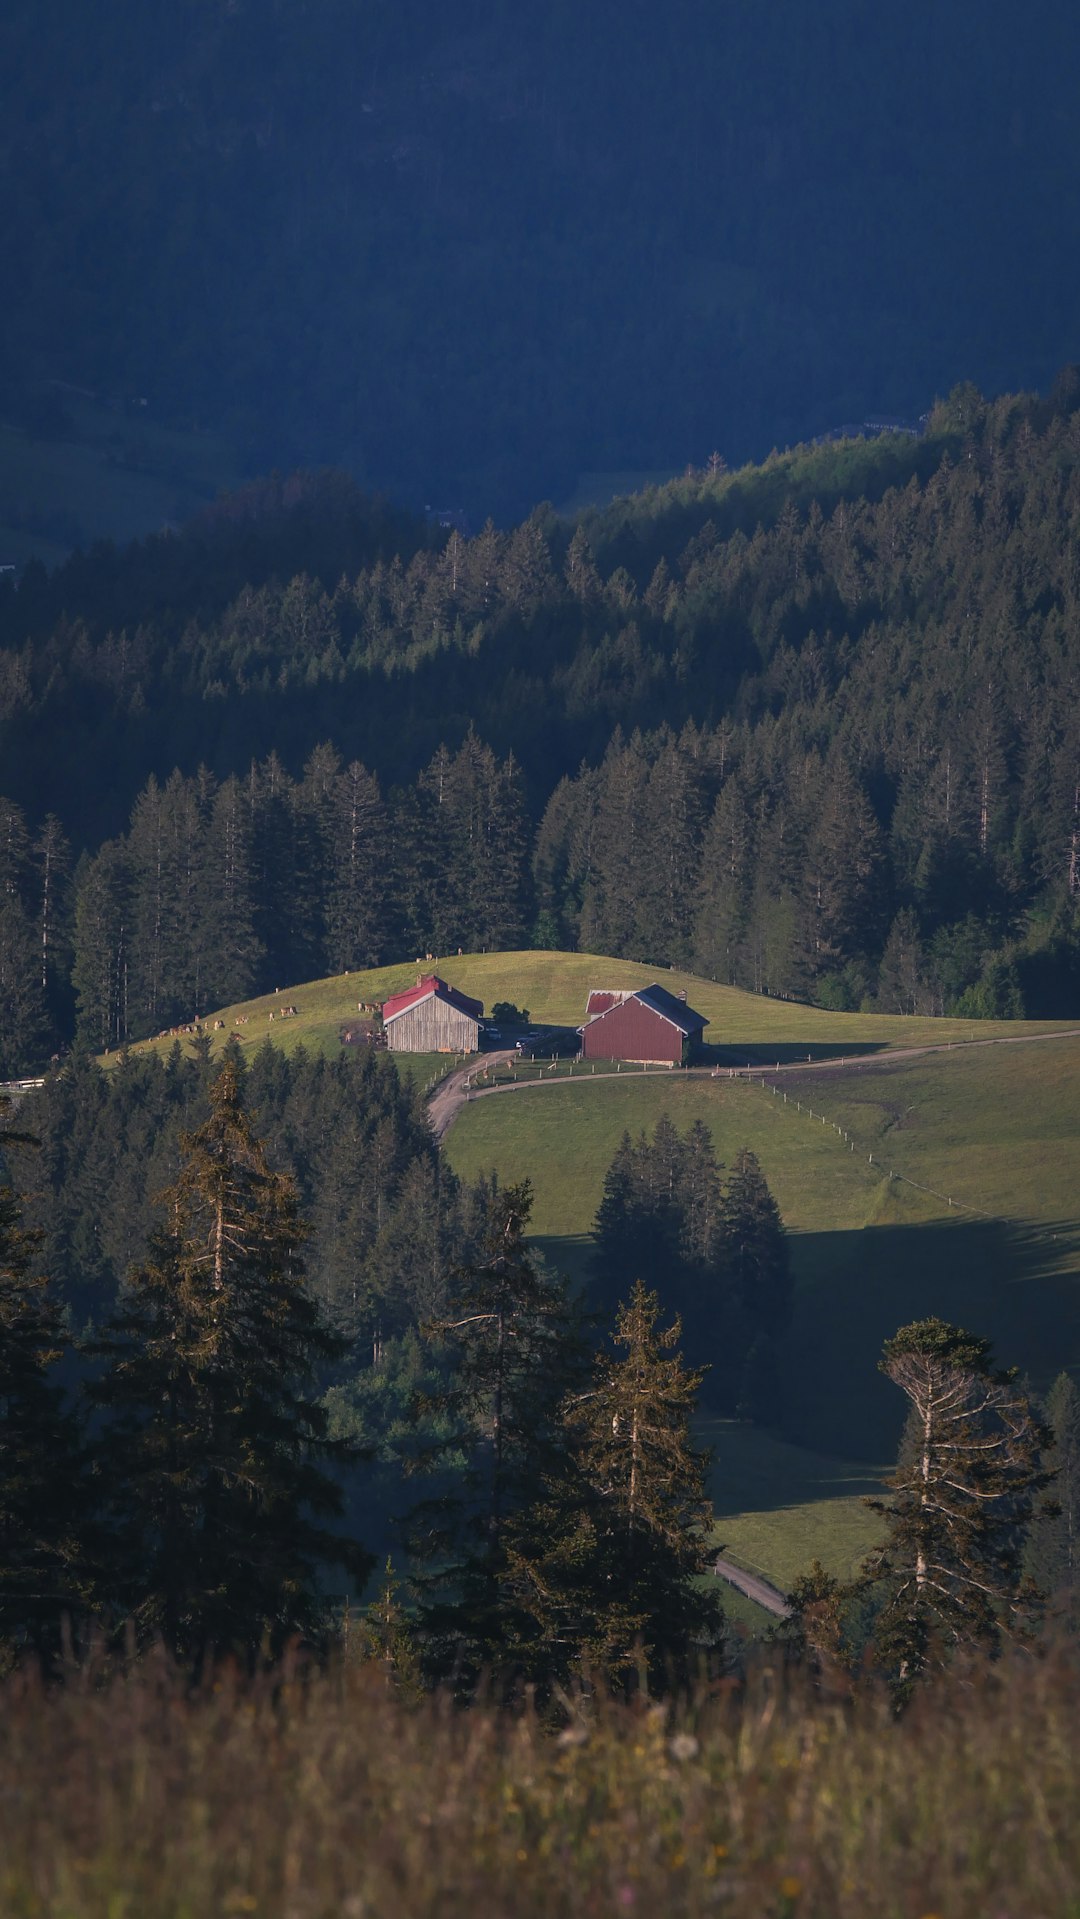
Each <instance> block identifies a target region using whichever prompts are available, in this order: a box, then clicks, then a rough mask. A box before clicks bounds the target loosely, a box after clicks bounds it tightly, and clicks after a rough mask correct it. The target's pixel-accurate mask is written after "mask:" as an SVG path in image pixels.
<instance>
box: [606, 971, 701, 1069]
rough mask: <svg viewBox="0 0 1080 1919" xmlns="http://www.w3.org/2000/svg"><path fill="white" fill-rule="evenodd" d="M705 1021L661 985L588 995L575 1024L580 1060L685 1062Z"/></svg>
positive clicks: (680, 1064)
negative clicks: (582, 1020) (580, 1023)
mask: <svg viewBox="0 0 1080 1919" xmlns="http://www.w3.org/2000/svg"><path fill="white" fill-rule="evenodd" d="M708 1023H709V1022H708V1020H707V1019H705V1018H703V1016H702V1015H701V1014H700V1013H695V1011H694V1009H693V1007H692V1006H688V1005H687V1004H686V1000H685V999H683V998H677V997H676V995H675V994H674V993H669V992H668V991H667V988H666V987H663V986H642V987H640V988H639V989H638V991H637V992H636V993H618V992H612V993H607V992H595V993H590V994H589V1003H588V1007H587V1009H586V1014H585V1024H584V1026H581V1027H579V1028H578V1031H579V1032H580V1034H581V1054H582V1058H583V1059H625V1060H632V1061H634V1062H635V1063H637V1062H639V1061H641V1062H643V1061H648V1062H649V1063H650V1064H651V1063H652V1062H653V1061H656V1063H657V1064H658V1065H659V1064H666V1065H669V1066H685V1065H686V1062H687V1060H688V1059H690V1057H691V1056H692V1054H693V1052H694V1050H695V1048H696V1047H697V1046H698V1045H699V1043H700V1040H701V1035H702V1033H703V1031H704V1029H705V1027H706V1026H707V1025H708Z"/></svg>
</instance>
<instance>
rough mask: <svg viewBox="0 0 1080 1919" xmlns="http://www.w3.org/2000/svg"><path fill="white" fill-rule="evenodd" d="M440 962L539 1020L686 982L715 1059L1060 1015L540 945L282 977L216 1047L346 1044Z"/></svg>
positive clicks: (899, 1040)
mask: <svg viewBox="0 0 1080 1919" xmlns="http://www.w3.org/2000/svg"><path fill="white" fill-rule="evenodd" d="M433 970H437V971H438V973H439V975H440V976H441V978H443V979H445V980H448V981H449V983H450V984H451V985H452V986H457V987H459V988H460V989H461V991H462V992H465V993H468V994H470V995H471V996H472V997H473V998H474V999H479V1000H481V1001H482V1002H483V1004H484V1005H485V1007H487V1008H488V1009H490V1008H491V1007H492V1006H494V1005H496V1004H497V1003H498V1002H499V1001H500V1000H510V1001H512V1002H513V1003H514V1005H516V1006H523V1007H527V1008H528V1010H529V1013H530V1015H531V1017H532V1019H533V1021H535V1022H538V1023H540V1024H549V1025H555V1026H577V1025H580V1023H581V1022H582V1020H583V1019H584V1017H585V1005H586V1001H587V999H588V995H589V991H590V988H592V987H605V986H611V987H620V988H633V987H636V986H647V985H648V984H649V983H650V982H651V981H652V980H655V979H659V980H660V981H661V982H662V984H663V985H664V986H666V987H667V988H668V990H669V991H670V992H673V993H678V992H685V993H686V996H687V999H688V1000H689V1002H690V1004H691V1005H692V1006H695V1007H696V1008H697V1009H698V1011H699V1012H701V1013H704V1014H705V1015H706V1017H707V1018H708V1020H709V1022H710V1024H709V1029H708V1032H707V1034H706V1038H707V1039H708V1041H709V1042H710V1056H711V1057H712V1058H714V1059H715V1061H716V1063H718V1064H720V1065H737V1066H740V1067H745V1066H746V1065H747V1064H752V1065H755V1066H758V1067H761V1068H763V1067H766V1066H772V1065H775V1064H776V1062H777V1061H778V1060H779V1061H781V1062H791V1061H794V1060H802V1061H803V1062H805V1061H806V1059H807V1056H808V1055H809V1056H810V1058H811V1059H817V1058H830V1059H834V1058H837V1057H838V1056H842V1055H845V1054H848V1055H857V1054H860V1053H866V1054H871V1053H874V1052H877V1051H882V1050H889V1049H894V1048H902V1047H908V1046H925V1045H940V1044H947V1043H950V1042H951V1043H952V1044H954V1045H957V1046H959V1045H963V1044H966V1043H969V1042H970V1041H972V1040H984V1039H987V1038H989V1037H991V1036H994V1035H1004V1034H1010V1033H1011V1034H1023V1033H1032V1032H1042V1031H1047V1032H1052V1031H1055V1030H1058V1029H1059V1028H1060V1027H1061V1025H1062V1023H1061V1022H1058V1023H1057V1025H1056V1026H1055V1023H1054V1022H1045V1023H1044V1024H1042V1025H1035V1024H1031V1023H1025V1022H1024V1021H1022V1020H1012V1021H1008V1020H1001V1021H988V1020H981V1021H976V1020H935V1019H904V1018H900V1017H890V1016H888V1015H885V1014H876V1013H875V1014H871V1013H827V1012H824V1011H822V1009H821V1008H820V1007H815V1006H801V1005H797V1004H795V1003H794V1002H792V1001H788V1000H775V999H765V998H762V997H761V996H759V995H757V994H754V993H744V992H742V991H741V990H740V989H739V988H738V987H734V986H721V985H719V984H718V983H717V982H716V981H715V980H706V979H701V978H700V977H698V976H697V975H696V974H693V973H680V972H664V971H662V970H660V971H658V969H657V968H655V967H650V966H640V965H638V964H637V962H636V961H634V960H612V959H604V958H603V957H602V956H598V955H596V954H593V953H558V952H534V951H532V950H531V949H530V950H526V951H524V952H519V953H466V954H457V955H455V956H454V957H452V958H451V957H444V956H440V957H438V958H436V959H434V960H428V959H424V958H421V959H410V960H402V961H399V962H398V963H397V964H396V965H393V966H382V967H377V968H374V969H372V970H369V971H366V972H358V973H341V974H338V975H337V976H336V977H333V978H330V979H321V980H311V981H309V982H308V984H307V985H302V986H283V987H282V988H281V989H280V991H279V992H277V993H266V994H263V995H262V996H261V997H260V998H258V999H252V1000H244V1001H241V1002H240V1003H239V1004H237V1005H233V1006H226V1007H221V1008H217V1009H215V1010H214V1011H213V1012H210V1013H208V1014H207V1015H206V1016H205V1019H204V1022H203V1023H204V1025H205V1026H207V1028H208V1029H209V1030H210V1034H211V1040H212V1042H213V1045H214V1047H215V1050H216V1049H217V1048H218V1047H219V1046H220V1045H221V1044H222V1043H223V1042H224V1040H225V1039H226V1038H228V1037H229V1035H230V1034H231V1035H234V1036H235V1037H236V1039H238V1040H239V1042H240V1045H241V1046H242V1047H253V1046H255V1047H257V1046H261V1045H262V1043H263V1041H264V1040H265V1039H266V1038H267V1037H268V1036H269V1037H270V1038H271V1039H272V1040H273V1041H274V1044H275V1045H279V1046H281V1047H282V1048H283V1050H285V1051H287V1052H291V1051H292V1050H293V1049H294V1048H295V1047H296V1046H299V1045H304V1046H306V1047H308V1048H309V1049H310V1050H312V1051H315V1052H322V1053H327V1052H331V1053H336V1051H337V1049H338V1046H339V1044H340V1033H341V1028H342V1026H343V1025H344V1024H345V1023H346V1022H348V1021H349V1020H355V1019H356V1018H357V1017H358V1007H359V1004H360V1003H361V1002H363V1003H365V1004H368V1005H370V1004H372V1003H375V1004H378V1003H380V1002H381V1001H383V1000H384V999H386V998H387V996H388V995H389V994H390V993H397V992H401V991H402V989H403V988H404V987H406V986H412V985H414V984H415V982H416V980H417V978H418V976H419V975H420V974H421V973H426V972H431V971H433ZM288 1005H294V1006H296V1007H297V1009H298V1012H297V1017H296V1018H295V1019H290V1020H284V1021H282V1020H281V1019H279V1018H278V1014H279V1013H280V1009H281V1007H282V1006H288ZM271 1014H274V1016H275V1017H274V1018H273V1019H271V1018H270V1015H271ZM238 1018H241V1019H243V1021H244V1024H243V1025H241V1026H237V1024H236V1022H237V1019H238ZM215 1019H221V1020H222V1021H223V1022H224V1025H223V1027H222V1028H221V1029H220V1030H218V1031H215V1030H214V1027H213V1023H214V1020H215ZM171 1044H172V1040H171V1037H170V1036H169V1035H165V1036H164V1037H162V1038H160V1039H155V1040H149V1041H142V1042H140V1046H150V1047H154V1048H156V1050H158V1051H159V1052H167V1051H168V1049H169V1046H170V1045H171ZM136 1050H138V1049H136ZM399 1057H400V1056H399ZM428 1076H430V1075H428Z"/></svg>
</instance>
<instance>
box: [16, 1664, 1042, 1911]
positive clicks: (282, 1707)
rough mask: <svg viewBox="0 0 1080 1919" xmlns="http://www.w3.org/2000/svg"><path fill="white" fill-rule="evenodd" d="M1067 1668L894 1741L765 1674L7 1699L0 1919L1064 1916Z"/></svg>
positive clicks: (134, 1671)
mask: <svg viewBox="0 0 1080 1919" xmlns="http://www.w3.org/2000/svg"><path fill="white" fill-rule="evenodd" d="M1078 1711H1080V1665H1078V1663H1077V1659H1076V1655H1075V1650H1070V1651H1064V1650H1057V1651H1047V1652H1045V1654H1044V1656H1042V1657H1038V1658H1036V1657H1031V1656H1025V1657H1016V1658H1010V1659H1009V1660H1005V1661H1002V1662H1001V1663H1000V1664H998V1665H994V1666H984V1667H982V1668H981V1669H979V1670H978V1671H975V1670H970V1671H968V1672H966V1673H962V1672H957V1673H955V1674H954V1675H953V1676H952V1677H951V1678H950V1679H949V1680H947V1681H945V1682H942V1684H941V1685H940V1686H939V1687H938V1688H936V1689H934V1690H931V1691H929V1692H928V1693H927V1694H926V1695H925V1696H924V1697H922V1698H920V1699H919V1700H918V1701H917V1702H916V1703H915V1705H914V1706H913V1707H912V1709H911V1710H910V1711H909V1712H908V1713H907V1714H905V1715H904V1717H903V1719H902V1720H901V1721H900V1722H896V1721H894V1720H893V1718H892V1716H891V1713H890V1710H889V1708H888V1707H887V1705H886V1703H885V1701H884V1699H883V1698H882V1697H881V1696H879V1695H877V1694H875V1693H874V1692H873V1691H867V1692H866V1693H865V1694H864V1695H863V1696H862V1697H860V1698H858V1699H857V1700H856V1702H855V1703H854V1704H852V1703H851V1702H850V1701H848V1700H844V1699H841V1698H839V1697H835V1698H834V1697H828V1696H822V1695H821V1694H818V1695H811V1694H809V1693H807V1692H806V1691H804V1690H801V1689H800V1687H799V1684H798V1682H797V1681H790V1682H788V1681H785V1680H784V1679H783V1676H782V1674H781V1673H780V1672H779V1670H778V1667H776V1666H770V1665H767V1664H763V1665H762V1666H761V1667H760V1668H759V1669H757V1670H756V1671H754V1672H753V1673H752V1674H751V1675H750V1676H749V1678H748V1679H747V1681H746V1683H745V1686H741V1685H739V1684H738V1683H736V1682H735V1681H730V1682H727V1684H726V1685H722V1686H721V1687H720V1688H719V1689H718V1690H715V1689H714V1690H712V1691H710V1692H704V1691H702V1692H701V1693H699V1694H698V1695H697V1696H695V1697H693V1698H688V1699H684V1700H682V1701H681V1702H679V1703H677V1704H674V1705H666V1706H665V1705H659V1704H655V1703H650V1701H649V1700H648V1699H645V1698H639V1699H637V1700H636V1701H635V1702H633V1703H632V1704H630V1705H623V1706H618V1707H616V1706H614V1705H610V1704H605V1703H604V1702H603V1701H600V1700H595V1699H594V1700H592V1701H589V1702H585V1701H580V1702H579V1701H571V1700H568V1701H567V1705H566V1710H565V1711H564V1712H563V1713H562V1715H561V1716H560V1720H559V1723H557V1724H554V1725H551V1724H544V1723H541V1722H540V1721H539V1720H538V1719H537V1718H536V1717H534V1716H533V1715H532V1714H531V1713H530V1712H529V1711H528V1710H527V1709H525V1710H514V1711H511V1710H506V1709H501V1708H499V1707H497V1706H495V1705H490V1706H483V1705H478V1706H474V1707H473V1708H471V1709H470V1710H468V1711H465V1712H461V1711H457V1710H454V1709H453V1708H452V1707H450V1706H449V1704H448V1703H447V1702H446V1701H445V1700H444V1699H440V1698H436V1699H433V1700H427V1701H425V1702H424V1703H423V1704H422V1705H421V1706H419V1707H416V1708H411V1707H409V1706H408V1705H406V1704H404V1703H402V1701H401V1700H400V1699H399V1698H398V1697H396V1696H395V1695H394V1693H393V1692H392V1690H391V1689H390V1688H389V1687H388V1686H387V1684H386V1682H385V1680H384V1677H383V1675H382V1673H381V1671H380V1670H379V1668H378V1666H377V1665H361V1666H351V1667H350V1666H348V1665H345V1666H341V1667H339V1668H337V1669H336V1670H333V1671H331V1672H329V1673H323V1674H316V1673H307V1672H302V1671H300V1670H295V1671H289V1670H288V1669H287V1668H282V1669H279V1670H277V1671H275V1672H272V1673H268V1674H265V1675H263V1676H262V1677H260V1678H258V1679H256V1680H255V1681H254V1682H250V1683H247V1682H243V1683H242V1682H240V1681H238V1680H237V1679H236V1677H235V1676H234V1675H232V1674H231V1673H230V1672H229V1671H227V1670H222V1671H220V1672H219V1673H218V1674H217V1676H216V1677H212V1678H208V1679H207V1680H206V1681H205V1682H204V1684H203V1685H202V1686H201V1687H200V1688H198V1689H196V1690H192V1689H191V1688H190V1685H189V1683H188V1682H187V1681H185V1680H182V1679H180V1678H178V1677H177V1675H176V1673H175V1672H174V1671H173V1670H172V1669H171V1668H170V1667H169V1666H168V1664H167V1663H166V1662H165V1660H164V1658H163V1657H162V1656H159V1655H150V1656H149V1657H147V1658H146V1659H144V1660H143V1661H142V1662H140V1663H138V1664H136V1665H134V1666H132V1667H131V1668H130V1670H128V1671H126V1672H125V1671H116V1672H114V1673H113V1674H111V1675H108V1674H106V1673H105V1672H103V1671H101V1670H95V1669H94V1667H93V1664H92V1662H91V1664H90V1665H88V1666H86V1667H84V1668H82V1669H78V1670H75V1669H73V1671H72V1673H71V1675H70V1677H69V1681H68V1683H67V1684H65V1685H62V1686H59V1687H56V1688H55V1689H46V1688H44V1687H43V1686H42V1685H41V1683H40V1682H39V1680H37V1679H36V1678H35V1677H34V1676H33V1674H30V1673H22V1674H16V1675H14V1676H12V1677H10V1678H9V1679H8V1680H7V1681H6V1684H5V1686H4V1689H3V1693H2V1695H0V1724H2V1726H3V1734H2V1737H0V1834H2V1863H0V1910H2V1911H3V1912H4V1913H5V1914H19V1915H27V1916H29V1915H31V1914H33V1915H50V1916H51V1915H57V1916H59V1915H61V1914H62V1915H63V1916H64V1919H99V1915H100V1919H119V1915H135V1914H138V1915H141V1916H142V1915H145V1916H148V1915H153V1919H189V1916H193V1915H196V1914H197V1915H200V1919H202V1916H204V1915H210V1914H215V1915H216V1914H228V1913H257V1914H259V1915H262V1919H277V1916H278V1915H281V1916H282V1919H284V1915H288V1916H289V1919H323V1916H325V1919H329V1916H330V1915H334V1919H338V1916H339V1915H348V1916H349V1919H361V1916H365V1919H378V1916H381V1915H383V1914H389V1913H393V1914H394V1915H395V1916H396V1919H418V1916H419V1915H424V1914H429V1913H430V1914H436V1913H437V1914H438V1915H439V1919H457V1916H458V1915H466V1914H467V1915H469V1919H474V1915H476V1914H485V1915H496V1914H509V1913H513V1914H514V1915H516V1916H521V1919H528V1916H529V1915H537V1916H539V1915H544V1916H545V1919H547V1915H550V1914H553V1913H559V1914H567V1915H578V1914H582V1915H584V1914H607V1913H633V1912H641V1913H651V1914H661V1913H662V1914H664V1915H682V1914H686V1915H691V1914H693V1915H696V1914H699V1913H705V1912H713V1911H721V1912H724V1913H726V1914H732V1915H753V1916H754V1919H762V1916H763V1915H774V1914H775V1915H785V1916H788V1915H796V1914H797V1915H799V1916H800V1919H804V1916H805V1919H809V1915H813V1916H814V1919H818V1915H820V1916H821V1919H824V1916H825V1915H829V1919H856V1916H858V1919H863V1915H866V1914H874V1915H883V1916H884V1915H889V1919H892V1916H893V1915H895V1916H896V1919H922V1916H924V1915H925V1916H926V1919H929V1915H930V1914H941V1915H948V1919H984V1916H985V1915H986V1914H988V1913H991V1912H992V1913H1002V1914H1004V1913H1008V1914H1009V1916H1010V1919H1035V1916H1036V1915H1038V1919H1048V1916H1049V1915H1056V1914H1062V1915H1065V1914H1072V1913H1075V1911H1076V1886H1077V1884H1078V1882H1080V1824H1078V1822H1077V1820H1076V1818H1075V1807H1076V1801H1077V1792H1078V1789H1080V1756H1078V1751H1077V1745H1076V1740H1075V1737H1074V1729H1075V1725H1076V1722H1077V1713H1078Z"/></svg>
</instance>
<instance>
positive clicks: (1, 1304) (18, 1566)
mask: <svg viewBox="0 0 1080 1919" xmlns="http://www.w3.org/2000/svg"><path fill="white" fill-rule="evenodd" d="M2 1105H3V1102H0V1107H2ZM2 1117H3V1114H2V1111H0V1119H2ZM16 1142H17V1143H20V1144H25V1143H29V1142H27V1141H26V1140H25V1139H24V1137H23V1136H18V1135H14V1134H12V1133H11V1132H4V1131H0V1148H2V1147H4V1146H5V1145H7V1146H8V1147H10V1146H11V1144H13V1143H16ZM40 1244H41V1234H40V1233H37V1232H34V1231H31V1230H30V1229H28V1228H27V1227H25V1226H24V1225H23V1223H22V1218H21V1213H20V1208H19V1204H18V1201H17V1200H16V1198H15V1195H14V1193H13V1191H12V1190H11V1188H10V1187H9V1186H7V1185H6V1184H3V1183H0V1646H3V1647H4V1648H5V1649H6V1651H7V1653H8V1655H9V1656H10V1655H11V1654H15V1653H18V1652H19V1651H23V1650H27V1649H29V1650H31V1651H33V1652H35V1653H36V1654H38V1655H39V1656H40V1657H42V1658H45V1659H48V1658H49V1657H50V1656H51V1655H53V1654H54V1653H55V1652H56V1651H57V1649H58V1647H59V1643H60V1634H61V1628H62V1622H63V1620H64V1618H65V1616H67V1617H68V1618H72V1617H77V1616H78V1615H79V1614H80V1613H83V1612H85V1611H86V1609H87V1607H88V1605H89V1603H90V1597H91V1592H90V1586H91V1582H90V1577H89V1574H88V1570H87V1563H86V1556H85V1551H84V1543H83V1539H82V1537H81V1527H82V1523H83V1516H84V1513H85V1505H86V1487H85V1483H84V1472H83V1465H82V1456H81V1450H80V1445H79V1436H78V1430H77V1427H76V1425H75V1422H74V1420H73V1419H72V1417H71V1415H70V1414H68V1413H67V1412H65V1410H64V1406H63V1399H62V1394H61V1392H60V1390H59V1388H58V1387H57V1386H56V1385H55V1384H54V1382H53V1380H52V1378H51V1377H50V1375H51V1373H52V1371H53V1369H54V1367H55V1365H56V1362H57V1361H58V1360H59V1359H60V1357H61V1355H62V1353H63V1352H64V1349H65V1347H66V1346H67V1344H68V1341H67V1335H66V1333H65V1330H64V1325H63V1319H62V1315H61V1313H60V1311H59V1309H58V1308H57V1307H56V1306H55V1305H54V1304H53V1302H52V1300H51V1299H50V1297H49V1289H48V1283H47V1281H46V1279H45V1278H44V1277H43V1276H42V1275H41V1274H40V1273H37V1272H36V1271H35V1270H34V1268H35V1263H36V1260H37V1257H38V1252H39V1248H40Z"/></svg>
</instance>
